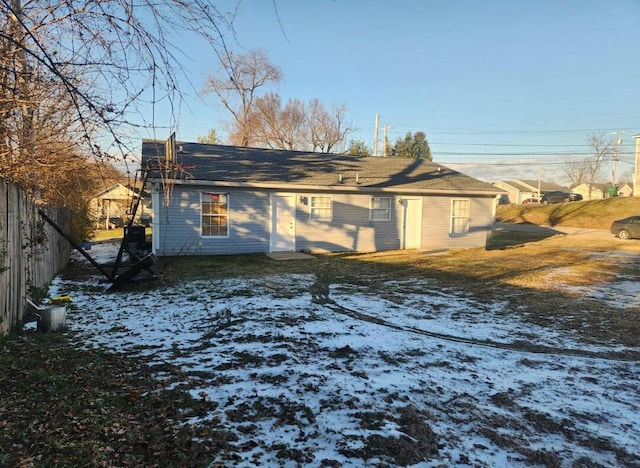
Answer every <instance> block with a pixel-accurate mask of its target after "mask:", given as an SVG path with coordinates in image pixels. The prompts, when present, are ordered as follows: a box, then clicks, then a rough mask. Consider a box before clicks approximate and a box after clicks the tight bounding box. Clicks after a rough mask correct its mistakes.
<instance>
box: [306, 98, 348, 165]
mask: <svg viewBox="0 0 640 468" xmlns="http://www.w3.org/2000/svg"><path fill="white" fill-rule="evenodd" d="M346 112H347V108H346V106H345V105H344V104H340V105H334V106H332V107H331V109H330V110H327V109H326V108H325V107H324V105H323V104H322V103H321V102H320V100H319V99H317V98H314V99H312V100H311V101H310V102H309V107H308V111H307V120H308V125H309V135H310V140H311V141H310V143H311V147H312V150H313V151H320V152H322V153H330V152H331V150H332V149H334V148H335V147H336V146H338V145H339V144H341V143H344V141H345V139H346V137H347V135H348V134H349V133H350V132H352V131H353V128H352V127H351V125H350V124H349V123H347V122H346Z"/></svg>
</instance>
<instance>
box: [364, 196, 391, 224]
mask: <svg viewBox="0 0 640 468" xmlns="http://www.w3.org/2000/svg"><path fill="white" fill-rule="evenodd" d="M374 200H387V202H388V206H387V207H386V208H374V207H373V201H374ZM391 206H392V203H391V197H373V196H372V197H371V199H370V200H369V221H391ZM385 211H386V213H387V216H386V218H374V217H373V213H379V212H385Z"/></svg>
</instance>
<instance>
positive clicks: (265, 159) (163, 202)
mask: <svg viewBox="0 0 640 468" xmlns="http://www.w3.org/2000/svg"><path fill="white" fill-rule="evenodd" d="M167 148H169V149H168V150H167V153H168V154H165V142H164V141H155V140H144V141H143V143H142V167H143V168H146V169H147V170H148V171H149V172H148V178H147V183H148V184H150V186H151V193H152V200H153V203H152V204H153V208H154V214H155V216H154V219H153V253H154V254H155V255H157V256H174V255H220V254H226V255H228V254H241V253H261V252H262V253H269V252H286V251H291V252H294V251H304V252H340V251H358V252H371V251H379V250H393V249H419V250H436V249H450V248H468V247H478V246H484V245H485V243H486V236H487V232H488V231H490V230H491V228H492V225H493V222H494V218H495V209H496V205H497V197H498V196H499V195H500V194H501V193H502V191H501V190H500V189H497V188H496V187H494V186H493V185H491V184H488V183H485V182H482V181H479V180H477V179H474V178H472V177H469V176H466V175H463V174H461V173H459V172H456V171H453V170H451V169H449V168H447V167H444V166H442V165H440V164H437V163H435V162H432V161H426V160H415V159H407V158H382V157H354V156H348V155H342V154H321V153H305V152H296V151H280V150H269V149H257V148H240V147H233V146H222V145H206V144H197V143H178V144H176V149H175V150H172V149H171V147H170V146H167ZM173 153H175V154H173Z"/></svg>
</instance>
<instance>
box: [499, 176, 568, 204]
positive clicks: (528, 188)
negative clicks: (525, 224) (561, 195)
mask: <svg viewBox="0 0 640 468" xmlns="http://www.w3.org/2000/svg"><path fill="white" fill-rule="evenodd" d="M493 185H495V186H496V187H498V188H499V189H501V190H504V191H505V192H507V196H508V197H509V203H516V204H520V203H522V202H523V201H524V200H526V199H527V198H539V197H541V196H542V195H544V194H545V193H546V192H553V191H556V190H567V188H566V187H563V186H561V185H558V184H554V183H552V182H542V181H540V182H538V181H537V180H501V181H499V182H496V183H494V184H493ZM538 192H540V193H538Z"/></svg>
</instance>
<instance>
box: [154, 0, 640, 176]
mask: <svg viewBox="0 0 640 468" xmlns="http://www.w3.org/2000/svg"><path fill="white" fill-rule="evenodd" d="M236 3H237V2H235V1H231V0H226V1H222V2H220V3H219V5H220V8H221V9H222V10H227V9H228V10H231V9H232V7H234V6H235V5H236ZM274 5H275V6H274ZM639 24H640V1H639V0H611V1H604V0H602V1H593V0H565V1H545V0H541V1H511V0H509V1H507V0H504V1H502V0H486V1H471V0H466V1H448V0H423V1H419V0H413V1H409V0H394V1H393V2H389V1H379V0H350V1H348V0H314V1H311V0H307V1H304V0H275V2H273V1H269V0H243V1H241V2H240V3H239V7H238V9H237V18H236V21H235V31H236V33H237V40H230V41H229V45H230V47H231V48H232V49H234V50H236V51H239V52H242V51H243V50H245V51H246V50H250V49H255V48H262V49H264V50H265V51H266V52H267V54H268V56H269V58H270V60H271V61H272V62H273V63H274V64H276V65H278V66H280V67H281V69H282V71H283V73H284V81H283V83H281V84H280V85H279V86H278V87H277V88H275V89H274V90H275V91H277V92H278V93H279V94H280V95H281V96H282V98H283V99H284V100H286V99H288V98H298V99H302V100H305V101H306V100H309V99H311V98H314V97H317V98H319V99H320V100H321V101H322V102H323V103H324V104H325V105H327V106H329V105H331V104H339V103H345V104H346V105H347V107H348V116H349V118H350V120H351V121H352V123H353V125H354V126H355V127H357V131H356V132H355V133H353V134H352V135H351V138H352V139H362V140H365V141H366V142H367V143H368V144H369V145H370V146H373V140H374V126H375V115H376V113H378V114H380V126H381V127H382V126H383V125H385V124H386V125H389V126H391V127H393V128H392V129H390V130H389V134H388V135H389V138H390V140H392V141H394V140H395V139H396V138H398V137H400V136H403V135H404V134H405V133H406V132H408V131H411V132H415V131H418V130H420V131H424V132H425V133H426V134H427V138H428V140H429V142H430V145H431V149H432V155H433V158H434V160H435V161H438V162H440V163H443V164H448V165H450V166H451V167H453V168H455V169H458V170H460V171H462V172H465V173H467V174H469V175H472V176H476V177H479V178H482V179H484V180H488V181H495V180H501V179H511V178H524V179H535V178H537V177H538V171H539V168H540V170H541V172H542V177H543V179H545V180H552V181H556V182H560V183H564V182H566V180H564V176H563V167H562V164H559V163H562V162H563V161H564V160H565V159H566V158H570V157H579V156H580V155H582V154H588V151H589V148H588V146H587V138H588V137H589V135H591V134H593V133H594V132H602V133H604V134H605V135H607V136H609V135H610V136H611V137H613V132H615V131H616V130H620V131H621V132H623V133H622V134H621V136H622V145H621V147H620V153H621V161H620V162H619V163H618V165H617V174H618V178H620V176H622V175H623V174H624V173H625V172H626V173H629V172H630V170H631V169H632V168H633V165H632V164H631V162H632V161H633V157H634V156H633V155H634V152H635V141H634V139H633V135H635V134H638V133H640V86H639V85H640V79H639V78H640V53H639V50H638V46H639V45H640V27H639V26H638V25H639ZM184 48H185V50H186V51H187V53H188V54H189V56H190V61H188V62H187V66H188V67H190V74H191V80H192V83H193V85H194V87H195V88H196V89H199V88H200V87H201V86H202V83H203V79H204V75H205V73H207V72H209V73H214V72H215V71H216V69H217V63H216V61H215V56H214V55H213V54H212V53H211V52H209V51H208V50H207V49H206V46H205V45H204V44H202V45H201V44H197V43H193V42H191V41H190V42H189V43H185V44H184ZM187 102H188V104H189V109H187V108H186V107H184V108H182V109H181V111H180V116H179V117H180V121H179V127H178V128H177V134H178V138H179V139H180V140H183V141H194V140H195V139H196V138H197V137H198V136H199V135H206V134H207V133H208V131H209V129H210V128H215V129H216V130H217V131H218V134H219V135H221V136H222V137H224V136H225V135H224V131H223V125H222V121H224V120H228V118H229V116H228V114H227V113H226V111H225V110H224V109H223V108H222V107H221V106H220V105H218V104H217V102H216V101H215V99H214V97H213V96H210V97H208V98H205V100H204V102H203V101H200V100H199V99H198V98H197V97H196V96H195V95H194V93H192V97H191V98H189V99H188V101H187ZM167 133H168V131H167ZM147 136H148V135H147ZM162 137H164V135H162ZM381 137H382V130H381V131H380V138H381ZM566 153H573V154H566ZM603 178H604V179H605V180H606V179H607V178H610V171H609V170H607V171H606V175H605V176H604V177H603Z"/></svg>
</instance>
